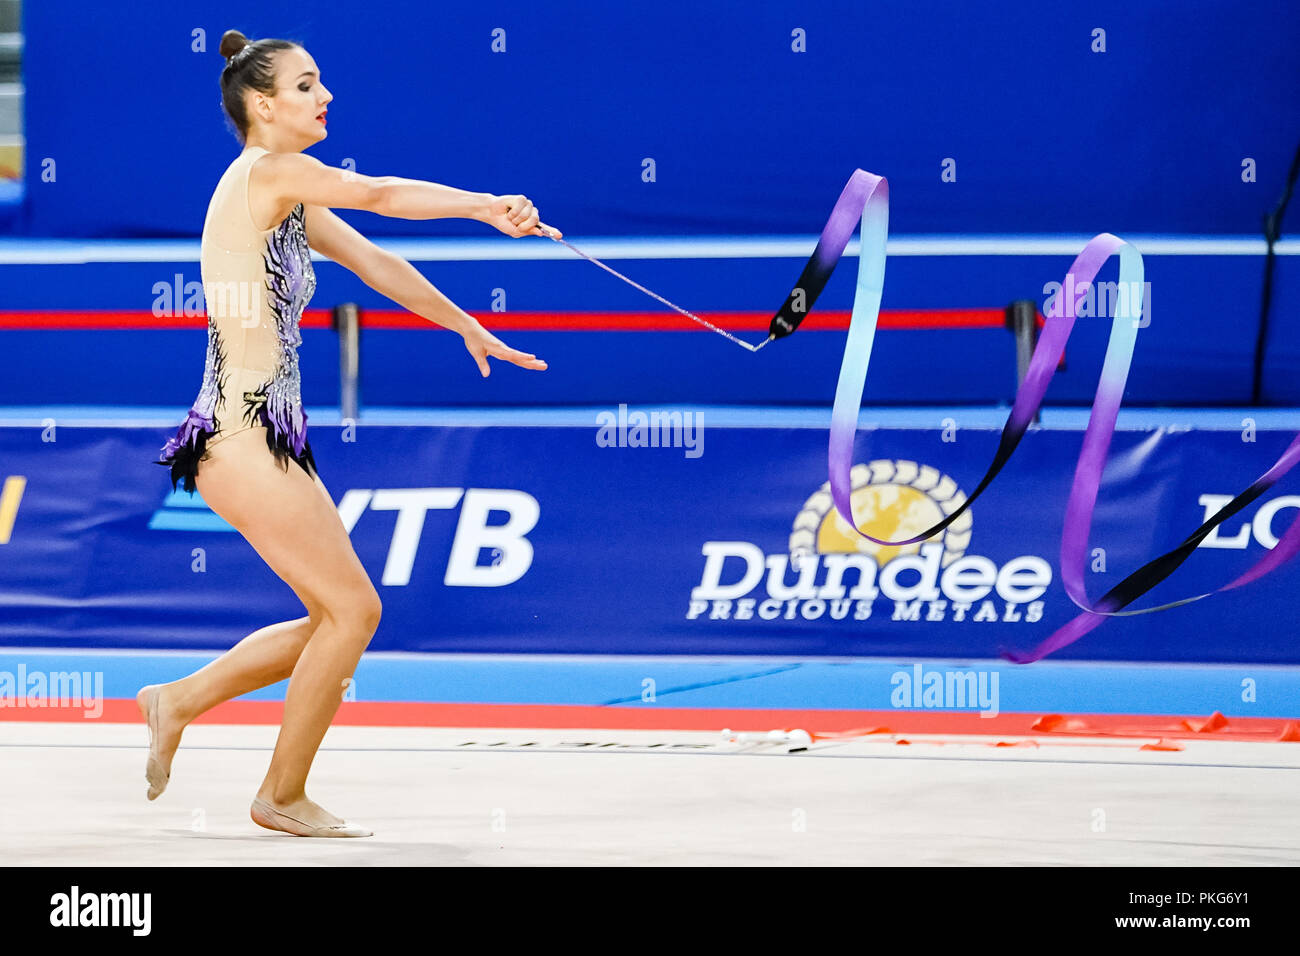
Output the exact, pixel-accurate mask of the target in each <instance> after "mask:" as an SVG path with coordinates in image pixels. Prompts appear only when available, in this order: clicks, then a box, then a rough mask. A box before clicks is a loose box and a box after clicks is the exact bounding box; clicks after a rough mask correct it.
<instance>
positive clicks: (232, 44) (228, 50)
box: [220, 30, 248, 59]
mask: <svg viewBox="0 0 1300 956" xmlns="http://www.w3.org/2000/svg"><path fill="white" fill-rule="evenodd" d="M246 46H248V37H246V36H244V35H243V34H242V33H240V32H239V31H238V30H227V31H226V32H225V33H223V34H221V47H220V53H221V55H222V56H224V57H225V58H226V59H230V58H231V57H232V56H234V55H235V54H236V53H238V52H239V51H240V50H242V49H243V48H244V47H246Z"/></svg>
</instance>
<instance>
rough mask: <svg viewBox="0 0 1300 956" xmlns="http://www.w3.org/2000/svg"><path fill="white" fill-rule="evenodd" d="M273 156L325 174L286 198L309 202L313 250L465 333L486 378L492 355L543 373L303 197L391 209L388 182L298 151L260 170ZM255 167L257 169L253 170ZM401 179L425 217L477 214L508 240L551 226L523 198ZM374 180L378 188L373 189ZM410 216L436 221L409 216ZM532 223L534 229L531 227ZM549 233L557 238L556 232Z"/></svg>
mask: <svg viewBox="0 0 1300 956" xmlns="http://www.w3.org/2000/svg"><path fill="white" fill-rule="evenodd" d="M271 156H297V157H299V158H304V159H309V160H310V162H311V163H314V164H316V165H318V166H320V169H321V170H324V171H325V173H324V174H317V173H314V174H313V175H312V177H310V182H311V183H312V184H313V185H309V186H307V187H303V188H297V189H295V190H294V192H293V193H291V194H290V196H289V198H293V197H294V196H295V195H296V196H297V197H298V198H296V199H295V200H294V202H295V204H296V203H297V202H302V203H303V204H304V205H303V215H304V223H303V224H304V228H305V230H306V233H307V242H308V244H309V245H310V246H311V248H313V249H314V250H316V251H317V252H319V253H320V254H321V255H323V256H325V257H326V258H327V259H330V260H332V261H334V262H337V263H338V264H339V265H341V266H343V267H344V268H346V269H349V270H351V271H352V272H354V273H356V275H357V277H358V278H360V279H361V281H362V282H364V283H365V284H366V285H368V286H370V287H371V288H372V289H374V290H375V291H377V292H380V293H382V294H383V295H385V296H387V297H388V298H390V299H392V300H393V301H394V302H396V303H397V304H398V305H400V306H401V307H402V308H404V309H407V310H409V311H411V312H414V313H415V314H416V315H419V316H422V317H423V318H426V319H428V320H429V321H430V322H434V323H436V324H438V325H441V326H444V327H446V328H449V329H451V330H452V331H454V332H458V333H460V335H461V337H462V338H463V339H464V341H465V348H466V349H467V350H468V351H469V353H470V356H471V357H472V358H473V359H474V361H475V364H477V365H478V369H479V373H480V374H481V375H483V376H484V377H485V378H486V377H487V375H488V374H489V369H488V362H487V358H488V356H492V357H493V358H497V359H501V360H503V361H507V362H512V363H514V364H515V365H518V366H520V367H521V368H529V369H536V370H543V369H545V368H546V363H545V362H544V361H542V360H541V359H539V358H538V357H537V356H536V355H533V354H532V353H529V352H520V351H519V350H517V349H513V348H511V347H510V346H508V345H506V344H505V343H504V342H502V341H501V340H500V339H498V338H497V337H496V336H495V335H493V334H492V333H491V332H489V331H488V330H487V329H485V328H484V327H483V326H482V325H481V324H479V322H478V320H477V319H475V318H474V317H473V316H471V315H469V314H467V313H466V312H464V311H463V310H462V309H461V308H460V307H459V306H457V305H456V304H455V303H454V302H452V301H451V300H450V299H448V298H447V297H446V296H445V295H443V294H442V292H440V291H439V290H438V289H437V287H435V286H434V285H433V284H432V283H430V282H429V280H428V279H426V278H425V277H424V276H422V275H421V274H420V273H419V271H418V270H416V268H415V267H414V266H412V265H411V264H410V263H409V262H407V261H406V260H405V259H403V258H402V257H401V256H398V255H395V254H393V253H391V252H389V251H387V250H386V249H382V248H380V247H379V246H377V245H375V243H373V242H371V241H370V240H369V239H367V238H366V237H365V236H363V235H361V233H359V232H357V230H356V229H354V228H352V226H350V225H348V223H346V222H344V221H343V220H342V219H340V218H339V217H338V216H337V215H335V214H334V212H333V211H331V210H330V209H329V208H327V207H326V206H322V205H317V204H314V203H312V202H311V201H310V198H304V197H315V198H327V199H332V201H333V203H334V205H337V206H341V207H343V208H348V209H368V210H369V211H371V212H379V211H381V210H382V209H384V208H388V207H389V204H388V201H385V200H380V199H377V198H376V197H379V196H381V195H382V194H383V191H384V190H385V189H386V188H388V187H387V186H385V185H384V183H385V180H386V179H387V177H380V178H375V177H368V176H360V175H358V174H356V173H346V172H345V171H344V170H338V169H331V168H330V167H328V166H325V165H324V164H323V163H320V162H319V161H318V160H316V159H313V158H311V157H303V156H302V155H301V154H298V153H293V154H288V153H286V154H268V155H267V156H264V157H262V159H260V160H258V163H257V165H260V164H261V163H263V162H265V161H266V160H267V159H269V158H270V157H271ZM254 168H255V169H256V166H255V167H254ZM396 182H397V183H399V184H401V185H400V192H401V198H399V199H398V200H397V202H398V203H403V202H407V203H409V205H408V206H407V207H406V208H407V209H408V211H409V210H412V209H416V208H422V209H424V210H425V211H426V212H433V211H435V210H439V209H440V210H442V212H441V217H449V216H458V215H464V214H465V213H466V212H473V211H475V210H478V211H479V214H478V215H474V216H470V217H469V218H477V219H481V220H482V221H484V222H490V223H491V224H493V225H496V226H497V228H499V229H501V231H502V232H505V233H506V234H507V235H515V236H523V235H529V234H533V235H537V234H540V233H539V232H536V231H535V230H538V229H541V228H547V229H549V228H550V227H549V226H545V227H544V226H543V224H542V223H540V222H539V221H538V219H537V211H536V209H535V208H533V206H532V204H531V203H528V202H527V200H526V199H524V197H522V196H493V195H491V194H489V193H463V191H462V190H453V189H450V188H449V187H445V186H439V185H437V184H436V183H424V182H421V181H419V180H397V181H396ZM376 183H378V185H375V184H376ZM426 186H427V187H432V191H431V192H428V191H423V190H422V189H421V187H426ZM457 194H462V195H459V196H458V195H457ZM476 197H485V198H483V199H479V198H476ZM521 200H522V202H520V201H521ZM493 208H496V209H499V212H493V211H492V210H493ZM483 210H487V212H483ZM511 216H515V217H517V219H518V221H517V222H516V221H515V220H512V219H511V218H510V217H511ZM494 217H500V219H501V220H502V221H503V222H504V223H505V226H504V227H503V226H502V225H501V224H499V223H497V222H495V221H493V220H494ZM411 218H435V217H433V216H427V217H414V216H412V217H411ZM530 222H531V223H532V226H529V225H528V224H529V223H530ZM552 231H554V232H555V233H556V235H559V231H558V230H552Z"/></svg>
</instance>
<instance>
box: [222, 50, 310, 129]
mask: <svg viewBox="0 0 1300 956" xmlns="http://www.w3.org/2000/svg"><path fill="white" fill-rule="evenodd" d="M294 47H301V44H298V43H294V42H293V41H292V40H249V39H248V37H246V36H244V35H243V34H242V33H240V32H239V31H238V30H227V31H226V32H225V33H223V34H222V35H221V46H220V48H219V50H220V53H221V55H222V56H224V57H226V66H225V69H223V70H222V71H221V105H222V106H224V107H225V110H226V116H227V117H229V119H230V124H231V126H232V127H233V130H234V133H235V136H236V137H237V138H238V139H239V141H240V143H244V142H246V141H247V139H248V108H247V107H246V106H245V105H244V94H245V93H246V92H248V91H249V90H256V91H257V92H259V93H265V94H266V95H267V96H274V95H275V69H274V59H273V54H275V53H276V52H277V51H279V50H290V49H293V48H294Z"/></svg>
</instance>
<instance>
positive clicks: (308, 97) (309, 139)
mask: <svg viewBox="0 0 1300 956" xmlns="http://www.w3.org/2000/svg"><path fill="white" fill-rule="evenodd" d="M332 99H334V95H333V94H332V93H330V91H329V90H327V89H326V88H325V86H324V84H322V83H321V81H320V69H319V68H318V67H317V66H316V61H315V60H313V59H312V58H311V54H309V53H308V52H307V51H306V50H303V49H301V48H300V47H292V48H290V49H288V50H281V51H280V52H279V53H278V54H277V55H276V60H275V96H274V97H263V100H264V102H263V103H262V104H260V105H259V107H258V109H257V112H258V114H259V116H261V117H262V118H263V119H266V120H267V125H268V127H269V128H270V129H271V130H273V131H274V133H275V135H276V137H277V138H278V139H288V140H291V141H292V142H294V143H295V144H298V143H301V144H302V145H301V146H299V147H298V148H300V149H305V148H306V147H308V146H311V145H312V144H313V143H319V142H320V141H321V140H323V139H324V138H325V135H326V133H325V107H326V104H328V103H329V102H330V100H332ZM268 117H269V118H268Z"/></svg>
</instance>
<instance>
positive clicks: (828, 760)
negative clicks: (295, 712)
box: [0, 722, 1300, 866]
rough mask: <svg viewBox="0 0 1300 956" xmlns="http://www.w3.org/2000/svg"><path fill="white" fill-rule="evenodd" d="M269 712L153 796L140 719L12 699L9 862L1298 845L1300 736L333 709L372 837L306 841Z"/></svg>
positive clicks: (1155, 857) (985, 855) (559, 860)
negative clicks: (100, 716) (420, 725)
mask: <svg viewBox="0 0 1300 956" xmlns="http://www.w3.org/2000/svg"><path fill="white" fill-rule="evenodd" d="M276 733H277V728H275V727H259V726H255V727H227V726H215V725H212V726H195V727H191V728H190V729H189V730H187V731H186V736H185V742H184V744H183V746H182V749H181V751H180V753H179V754H178V756H177V759H176V762H175V764H174V766H173V769H172V783H171V786H170V788H169V789H168V791H167V792H166V793H165V794H163V796H162V797H160V798H159V799H158V800H157V801H156V802H154V803H150V802H148V801H147V800H146V799H145V796H144V793H145V782H144V758H145V745H146V731H145V728H144V726H143V725H130V724H100V725H86V724H72V723H68V724H47V723H8V722H0V778H2V779H3V785H4V787H3V796H2V797H0V864H6V865H20V866H30V865H38V866H40V865H75V866H83V865H97V864H145V865H153V864H166V865H202V866H221V865H230V864H241V865H242V864H254V865H256V864H267V865H277V864H278V865H317V864H319V865H351V866H374V865H380V866H382V865H390V864H402V865H406V864H414V865H423V864H431V865H451V866H491V865H503V864H508V865H556V864H561V865H581V866H595V865H620V864H627V865H661V864H739V865H784V864H792V865H803V864H814V865H819V864H834V865H840V864H848V865H855V864H901V865H947V864H954V865H1024V864H1033V865H1043V864H1046V865H1052V864H1070V865H1079V864H1083V865H1099V866H1116V865H1169V866H1173V865H1184V864H1203V865H1226V864H1246V865H1251V864H1297V863H1300V822H1297V814H1296V804H1297V797H1300V744H1239V743H1225V742H1221V741H1191V742H1185V746H1186V748H1187V749H1185V750H1183V751H1181V752H1176V753H1158V752H1143V751H1140V750H1138V749H1137V744H1138V743H1140V741H1136V742H1135V741H1118V742H1116V741H1109V742H1108V741H1097V740H1091V741H1086V743H1087V744H1088V746H1061V745H1059V744H1056V743H1043V744H1042V745H1041V746H1039V747H1038V748H1036V749H1034V748H1028V747H1014V748H994V747H991V746H989V745H988V743H987V742H986V741H984V740H983V739H980V738H966V739H965V742H961V743H957V742H954V738H942V740H943V741H945V742H943V743H940V742H939V740H940V738H927V737H924V736H918V735H913V736H910V737H909V738H908V739H910V740H912V741H913V743H912V744H911V745H910V746H902V745H898V744H897V743H895V742H894V740H893V739H892V738H883V737H872V738H866V739H863V740H860V741H855V742H851V743H819V744H814V745H813V747H812V748H811V749H810V750H808V751H807V752H804V753H785V752H783V750H784V748H783V747H781V746H779V745H767V744H762V745H737V744H728V743H724V742H723V741H722V740H721V738H720V736H719V735H715V734H706V733H685V732H659V731H590V730H572V731H565V730H545V731H537V730H506V731H503V730H464V729H453V730H443V729H413V728H373V727H334V728H331V730H330V732H329V734H328V735H327V737H326V740H325V744H324V746H323V747H322V749H321V752H320V754H319V756H318V757H317V759H316V764H315V767H314V768H313V771H312V782H311V787H310V788H309V793H310V794H311V795H312V796H313V797H314V799H316V800H318V801H319V802H320V803H321V804H323V805H324V806H326V807H328V808H329V809H331V810H333V811H334V812H335V813H337V814H339V815H341V816H345V817H347V818H348V819H350V820H354V821H356V822H358V823H364V824H365V825H367V826H368V827H369V828H370V829H372V830H374V831H375V836H374V837H371V838H367V839H356V840H310V839H301V838H295V837H290V836H286V835H280V834H275V833H271V832H269V831H265V830H262V829H260V828H259V827H257V826H256V825H255V824H253V823H252V822H251V821H250V820H249V818H248V804H249V801H250V799H251V797H252V795H253V793H254V792H255V790H256V788H257V786H258V783H259V782H260V780H261V777H262V774H263V772H264V771H265V768H266V764H267V761H268V759H269V757H270V750H271V748H272V746H273V745H274V742H275V736H276ZM1060 743H1065V741H1061V742H1060ZM1079 743H1084V741H1079Z"/></svg>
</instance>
